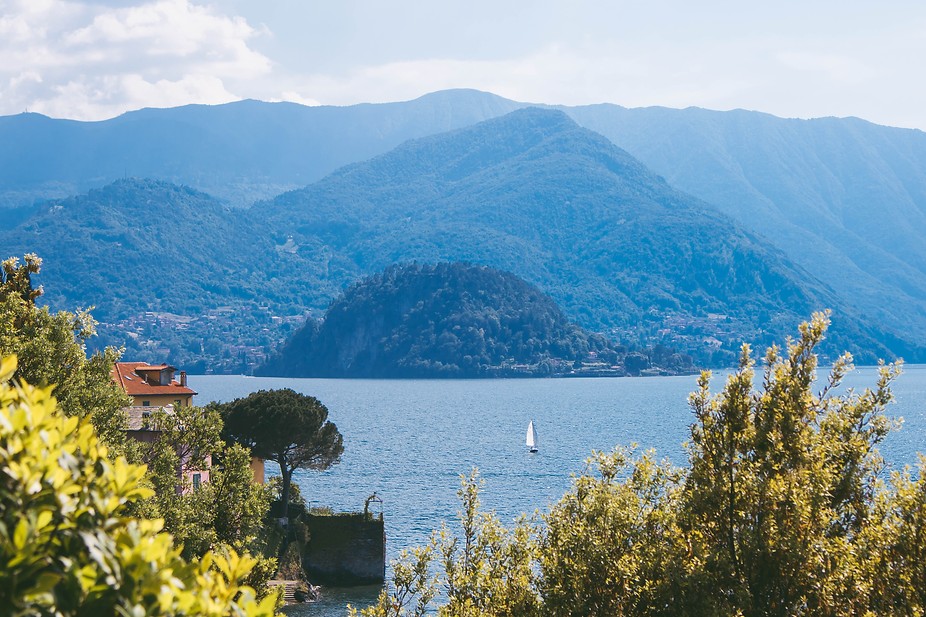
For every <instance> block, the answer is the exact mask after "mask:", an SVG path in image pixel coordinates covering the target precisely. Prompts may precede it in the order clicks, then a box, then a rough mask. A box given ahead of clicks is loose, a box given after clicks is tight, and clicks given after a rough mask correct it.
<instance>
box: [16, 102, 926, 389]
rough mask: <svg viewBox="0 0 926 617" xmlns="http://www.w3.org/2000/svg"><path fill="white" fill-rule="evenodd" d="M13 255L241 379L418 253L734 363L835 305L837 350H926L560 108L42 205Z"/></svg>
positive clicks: (164, 343) (126, 185) (601, 321)
mask: <svg viewBox="0 0 926 617" xmlns="http://www.w3.org/2000/svg"><path fill="white" fill-rule="evenodd" d="M21 216H25V220H24V221H22V222H20V223H19V224H18V225H12V224H11V225H9V227H12V228H11V229H8V230H7V231H2V230H0V246H2V247H3V248H4V252H5V253H7V254H9V255H15V254H22V253H24V252H37V253H39V254H40V255H41V256H42V257H44V258H45V259H46V270H45V272H44V273H43V275H42V279H41V282H43V283H45V284H46V289H48V291H49V295H48V297H47V300H48V301H49V302H50V303H52V304H53V305H55V306H56V307H70V308H73V307H74V306H80V305H90V304H93V305H96V306H97V312H96V314H97V316H98V317H99V318H100V319H101V320H102V321H104V322H106V323H105V324H104V326H103V327H102V328H101V331H102V332H103V334H104V337H103V338H102V339H101V341H102V342H108V343H112V342H115V343H119V344H121V343H122V342H125V344H126V345H127V347H128V350H127V353H128V354H129V355H133V356H135V357H138V356H142V357H141V358H140V359H145V360H161V359H164V358H165V357H167V358H169V359H170V360H171V361H173V362H176V363H179V364H183V365H185V366H190V367H191V370H206V369H207V368H211V369H214V370H219V371H240V370H247V368H248V367H250V366H253V365H254V364H255V363H257V362H260V361H261V360H262V359H263V358H264V357H265V355H266V353H267V350H268V349H269V348H270V347H272V346H273V345H274V344H275V343H276V342H278V341H279V340H281V339H282V337H283V336H285V335H286V333H287V331H288V330H289V329H291V328H292V327H294V326H295V325H296V324H297V323H298V322H300V321H301V316H302V315H303V314H305V312H306V311H314V313H315V314H316V315H318V314H321V312H322V311H323V310H324V308H325V307H326V306H328V304H329V303H330V302H331V300H332V299H333V298H334V297H335V296H336V294H337V293H338V292H339V291H340V290H341V289H343V288H344V287H346V286H347V285H349V284H351V283H353V282H355V281H357V280H359V279H360V278H362V277H363V276H366V275H369V274H372V273H374V272H377V271H381V270H382V269H384V268H385V267H387V266H388V265H390V264H393V263H397V262H407V261H414V260H418V261H422V262H429V263H434V262H440V261H466V262H470V263H477V264H484V265H489V266H492V267H496V268H499V269H503V270H506V271H510V272H513V273H514V274H516V275H518V276H520V277H522V278H524V279H525V280H527V281H528V282H529V283H531V284H533V285H536V286H538V287H539V288H540V289H542V290H543V291H544V292H545V293H548V294H550V295H551V296H552V297H553V299H554V300H555V301H556V302H557V303H558V304H559V305H560V306H561V307H562V308H563V310H564V311H565V312H566V314H567V315H568V316H569V317H570V318H571V319H574V320H576V321H577V322H578V323H579V324H581V325H582V326H584V327H587V328H589V329H591V330H593V331H603V332H606V333H607V334H608V335H609V336H611V337H613V338H614V339H616V340H618V341H623V342H626V343H629V344H632V345H636V346H649V345H654V344H662V345H665V346H668V347H671V348H674V349H676V350H678V351H680V352H682V353H687V354H691V355H693V356H694V357H695V358H696V360H697V361H698V362H701V363H711V364H728V363H729V362H731V361H732V360H733V359H734V358H735V355H736V347H737V345H738V342H739V341H742V340H747V341H752V342H756V343H759V344H763V343H765V342H768V341H769V340H771V339H773V338H775V339H777V338H780V337H781V336H782V335H783V333H785V332H788V331H790V329H791V328H792V327H793V324H794V323H795V322H796V321H798V320H800V319H803V318H806V317H807V316H809V314H810V312H811V311H813V310H816V309H820V308H824V307H832V308H834V309H836V311H837V313H836V316H835V317H836V318H835V325H834V328H833V330H832V333H831V335H832V336H831V341H830V342H831V347H830V348H829V351H830V352H833V351H836V350H838V349H840V348H841V347H844V346H850V341H852V342H853V345H852V349H853V351H855V352H858V353H859V357H860V359H861V360H863V361H864V360H873V359H874V358H875V357H879V356H885V357H891V356H893V355H894V354H898V353H899V354H903V355H905V356H907V357H908V358H916V357H918V356H916V354H917V353H918V349H919V348H918V347H917V346H916V345H910V344H909V343H908V341H905V340H903V337H900V336H894V335H892V334H891V333H885V332H883V331H881V330H880V328H879V327H878V324H877V322H876V321H875V320H867V321H866V320H864V319H859V318H858V315H856V314H855V313H853V311H852V308H851V307H850V306H848V303H847V302H846V301H845V300H844V299H843V298H842V297H840V296H839V295H838V294H836V293H834V292H833V291H832V290H831V289H829V288H828V286H827V285H825V284H823V283H821V282H820V281H819V280H818V279H815V278H814V277H812V276H810V275H808V274H807V272H805V271H804V270H802V269H801V268H798V267H795V266H794V265H793V264H792V263H791V262H790V261H789V260H788V259H787V258H786V257H785V256H784V255H783V254H782V253H780V252H779V251H777V250H775V249H773V248H772V247H771V246H770V245H768V244H767V243H766V242H765V241H764V240H761V239H760V238H758V237H757V236H755V235H753V234H752V233H749V232H747V231H745V230H743V229H742V228H741V227H739V226H738V225H737V224H735V223H734V222H733V221H732V220H731V219H729V218H727V217H726V216H724V215H723V214H720V213H718V212H717V211H716V209H714V208H712V207H711V206H709V205H708V204H706V203H704V202H701V201H699V200H697V199H695V198H693V197H691V196H689V195H687V194H685V193H682V192H679V191H677V190H675V189H673V188H672V187H671V186H669V185H668V184H667V183H666V182H665V181H664V180H663V179H662V178H660V177H659V176H657V175H656V174H654V173H653V172H651V171H650V170H648V169H647V168H646V167H645V166H644V165H643V164H641V163H640V162H639V161H637V160H636V159H634V158H633V157H632V156H630V155H629V154H628V153H627V152H625V151H623V150H621V149H620V148H617V147H616V146H614V145H613V144H612V143H610V142H609V141H608V140H606V139H605V138H603V137H602V136H600V135H598V134H596V133H593V132H591V131H588V130H586V129H582V128H580V127H579V126H578V125H576V124H575V123H574V122H573V121H571V120H570V119H569V118H568V117H567V116H566V115H564V114H563V113H562V112H559V111H554V110H542V109H537V108H531V109H524V110H519V111H516V112H513V113H511V114H508V115H506V116H503V117H501V118H497V119H493V120H489V121H486V122H483V123H480V124H477V125H475V126H472V127H467V128H464V129H458V130H456V131H453V132H450V133H445V134H440V135H436V136H431V137H425V138H420V139H417V140H412V141H410V142H407V143H405V144H403V145H402V146H400V147H398V148H396V149H395V150H393V151H391V152H389V153H387V154H384V155H381V156H379V157H376V158H374V159H372V160H370V161H367V162H364V163H357V164H354V165H351V166H348V167H345V168H343V169H341V170H339V171H337V172H335V173H333V174H331V175H330V176H328V177H327V178H325V179H323V180H321V181H319V182H316V183H314V184H312V185H309V186H308V187H306V188H304V189H300V190H298V191H291V192H288V193H285V194H283V195H281V196H279V197H278V198H276V199H273V200H268V201H263V202H259V203H257V204H255V205H254V206H253V207H252V208H250V209H235V208H229V207H228V206H226V205H224V204H223V203H221V202H219V201H217V200H216V199H214V198H212V197H210V196H208V195H205V194H203V193H200V192H197V191H195V190H192V189H189V188H182V187H177V186H174V185H170V184H167V183H164V182H159V181H146V180H121V181H119V182H116V183H114V184H112V185H109V186H107V187H105V188H103V189H99V190H94V191H91V192H89V193H88V194H86V195H83V196H80V197H74V198H68V199H63V200H56V201H52V202H48V203H44V204H41V205H38V206H35V207H33V208H32V209H31V210H28V211H24V212H23V213H21Z"/></svg>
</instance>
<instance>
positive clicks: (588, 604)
mask: <svg viewBox="0 0 926 617" xmlns="http://www.w3.org/2000/svg"><path fill="white" fill-rule="evenodd" d="M827 325H828V319H827V317H826V316H825V315H823V314H817V315H815V316H814V318H813V320H812V321H811V322H810V323H806V324H803V325H802V326H801V328H800V336H799V337H798V338H797V339H796V340H793V341H789V343H788V345H787V348H786V349H785V350H781V349H779V348H777V347H771V348H770V349H769V350H768V352H767V353H766V356H765V367H764V369H763V370H762V372H761V374H760V375H756V374H755V362H754V360H753V358H752V355H751V352H750V350H749V347H748V346H744V348H743V352H742V356H741V360H740V365H739V369H738V370H737V371H736V372H734V373H733V374H731V375H730V376H729V377H728V379H727V381H726V384H725V385H724V388H723V390H722V392H720V393H717V394H715V393H713V392H712V391H711V390H710V382H711V377H710V374H709V373H704V374H703V375H702V377H701V379H700V380H699V388H698V390H697V391H696V392H695V393H694V394H692V395H691V398H690V403H691V408H692V411H693V414H694V422H693V424H692V426H691V441H690V442H689V445H688V465H687V466H686V467H684V468H675V467H672V466H671V465H669V464H668V463H659V462H657V461H656V460H655V454H654V453H652V452H648V453H645V454H643V455H638V454H637V453H636V452H634V451H633V449H625V448H617V449H616V450H615V451H614V452H612V453H610V454H608V453H595V454H593V457H592V459H591V460H590V461H589V470H588V471H587V472H586V473H584V474H582V475H580V476H578V477H576V478H575V480H574V482H573V486H572V489H571V490H570V491H569V492H568V493H567V494H566V495H565V496H564V497H563V498H562V499H561V500H560V501H559V502H558V503H556V504H554V505H553V506H552V508H551V509H550V511H549V512H548V513H546V514H544V515H542V517H540V519H539V520H536V521H524V520H522V521H520V522H518V523H517V524H516V525H515V526H514V528H512V529H505V528H504V527H502V526H501V525H500V524H499V523H498V521H497V520H496V518H495V517H494V516H493V515H492V514H486V513H483V512H481V511H480V509H479V503H478V487H479V482H478V479H477V478H475V477H471V478H469V479H464V482H463V488H462V490H461V493H460V495H461V498H462V502H463V509H462V511H461V523H462V529H463V535H462V537H460V538H454V537H452V536H450V535H449V534H448V533H447V532H446V531H444V532H441V533H440V534H438V535H437V536H435V539H434V540H433V541H432V544H431V546H429V547H427V548H425V549H419V550H418V551H417V552H416V553H415V554H414V555H413V556H411V557H406V559H405V561H403V562H402V563H400V564H399V565H398V566H397V567H396V568H395V581H394V584H393V587H392V589H390V590H388V591H385V592H384V593H383V595H382V596H381V598H380V601H379V603H378V604H377V605H375V606H373V607H370V608H369V609H366V610H364V611H363V612H362V613H363V614H364V615H367V616H371V617H373V616H386V615H395V616H400V615H421V614H424V610H425V608H426V605H427V604H428V602H429V601H430V600H431V598H433V596H434V593H435V589H436V587H435V585H436V586H438V587H439V588H440V589H442V591H443V596H444V602H443V603H442V605H441V606H439V608H438V614H440V615H447V616H457V615H460V616H462V615H477V614H478V615H551V616H561V615H562V616H565V615H574V616H578V615H583V616H602V617H604V616H621V615H664V616H667V617H668V616H670V615H671V616H685V615H691V616H692V617H694V616H704V615H717V616H720V615H742V616H744V617H764V616H781V617H784V616H793V615H815V616H817V615H819V616H827V615H831V616H843V615H905V616H906V615H921V614H923V612H924V611H926V596H924V594H923V589H924V584H926V565H924V564H926V562H924V561H923V559H922V558H923V556H924V551H926V540H924V537H923V534H922V530H923V529H924V528H926V527H924V526H926V459H923V460H922V462H921V463H920V468H919V470H918V472H916V473H915V474H914V473H913V472H911V471H910V470H905V471H903V472H893V473H892V474H891V475H890V477H889V478H885V477H884V473H883V472H884V465H883V462H882V460H881V457H880V456H879V455H878V451H877V446H878V444H879V443H880V442H881V441H882V440H883V439H884V437H885V436H886V435H887V433H888V431H889V429H890V428H891V423H890V421H889V420H888V419H887V417H886V416H885V406H886V405H887V404H888V403H889V402H890V401H891V391H890V385H891V382H892V381H893V380H894V379H895V378H896V377H897V375H898V374H899V367H896V366H893V365H891V366H882V367H881V371H880V376H879V379H878V382H877V384H876V385H875V387H874V388H873V389H865V390H863V391H861V392H854V391H851V390H849V391H846V390H845V389H842V388H840V383H841V380H842V378H843V377H844V376H845V374H846V373H847V372H848V371H849V370H850V369H851V357H849V356H844V357H842V358H841V359H840V360H839V361H837V362H836V363H835V364H834V366H833V368H832V369H831V371H830V374H829V377H828V379H825V380H823V382H822V385H821V386H820V390H819V392H815V391H814V388H815V387H817V386H816V385H815V378H816V369H817V356H816V354H815V349H816V347H817V345H818V344H819V343H820V341H821V340H822V339H823V337H824V333H825V332H826V328H827ZM756 381H758V384H757V383H756ZM757 385H758V387H757ZM435 559H437V560H438V563H437V564H435V563H434V561H435ZM435 565H436V566H437V568H436V570H437V574H436V579H435V574H434V573H433V572H434V570H433V567H434V566H435Z"/></svg>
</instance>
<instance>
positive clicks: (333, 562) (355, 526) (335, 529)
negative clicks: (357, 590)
mask: <svg viewBox="0 0 926 617" xmlns="http://www.w3.org/2000/svg"><path fill="white" fill-rule="evenodd" d="M303 520H304V521H305V523H306V525H307V526H308V528H309V543H308V545H307V546H306V549H305V552H304V553H303V556H302V565H303V568H304V569H305V571H306V574H308V575H309V580H311V581H312V583H316V584H318V583H320V584H325V585H336V586H348V585H364V584H371V583H382V582H383V581H384V579H385V576H386V528H385V526H384V524H383V519H382V517H375V518H374V517H372V516H364V515H363V514H335V515H330V516H324V515H318V514H306V516H305V517H304V519H303Z"/></svg>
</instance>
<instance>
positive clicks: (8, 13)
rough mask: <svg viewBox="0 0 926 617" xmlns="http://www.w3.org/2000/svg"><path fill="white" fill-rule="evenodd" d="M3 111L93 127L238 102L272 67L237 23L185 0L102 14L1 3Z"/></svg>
mask: <svg viewBox="0 0 926 617" xmlns="http://www.w3.org/2000/svg"><path fill="white" fill-rule="evenodd" d="M0 9H2V15H3V17H2V18H0V113H4V114H9V113H18V112H20V111H23V110H24V109H26V108H28V109H29V110H30V111H37V112H41V113H46V114H49V115H53V116H58V117H68V118H76V119H84V120H94V119H101V118H106V117H111V116H114V115H117V114H119V113H122V112H124V111H127V110H131V109H136V108H138V107H144V106H173V105H181V104H186V103H210V104H212V103H222V102H227V101H230V100H235V99H239V98H242V94H241V93H240V92H239V91H241V90H243V89H246V88H247V85H248V82H249V80H252V79H255V78H259V77H260V76H262V75H266V74H268V73H270V72H271V70H272V64H271V62H270V60H269V59H268V58H267V57H266V56H264V55H263V54H261V53H259V52H257V51H255V50H254V49H253V48H252V47H251V41H252V39H254V38H255V37H258V36H260V35H261V31H259V30H256V29H254V28H252V27H251V26H250V25H249V24H248V23H247V22H246V21H245V20H244V19H243V18H240V17H235V16H227V15H224V14H221V13H219V12H218V11H217V10H216V9H214V8H212V7H211V6H202V5H197V4H194V3H193V2H191V1H190V0H154V1H151V2H145V3H143V4H137V5H135V6H123V7H116V8H113V7H106V6H101V5H95V4H84V3H79V2H68V1H65V0H20V1H6V2H4V1H3V0H0Z"/></svg>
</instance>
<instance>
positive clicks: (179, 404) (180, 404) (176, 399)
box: [174, 398, 183, 407]
mask: <svg viewBox="0 0 926 617" xmlns="http://www.w3.org/2000/svg"><path fill="white" fill-rule="evenodd" d="M174 407H183V403H182V402H181V401H180V399H179V398H175V399H174Z"/></svg>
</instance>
